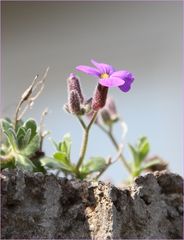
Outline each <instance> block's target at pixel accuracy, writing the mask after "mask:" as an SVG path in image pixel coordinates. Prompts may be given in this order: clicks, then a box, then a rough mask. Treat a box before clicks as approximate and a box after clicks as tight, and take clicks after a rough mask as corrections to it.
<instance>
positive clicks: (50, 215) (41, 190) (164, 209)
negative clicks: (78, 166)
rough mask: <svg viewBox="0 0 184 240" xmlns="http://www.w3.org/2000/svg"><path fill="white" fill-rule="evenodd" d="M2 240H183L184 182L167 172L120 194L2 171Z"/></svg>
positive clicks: (102, 186)
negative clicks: (183, 202) (183, 201)
mask: <svg viewBox="0 0 184 240" xmlns="http://www.w3.org/2000/svg"><path fill="white" fill-rule="evenodd" d="M2 174H3V175H4V176H5V177H3V178H2V184H1V188H2V189H1V193H2V195H1V204H2V209H1V211H2V212H1V214H2V215H1V225H2V226H1V227H2V229H1V234H2V236H1V239H182V219H183V218H182V216H183V204H182V199H183V180H182V178H181V177H180V176H178V175H175V174H172V173H168V172H155V173H154V174H152V173H150V174H147V175H145V176H144V177H142V176H141V177H138V178H137V179H136V180H135V182H134V183H133V184H132V186H130V187H127V188H124V189H118V188H116V187H114V186H112V185H111V184H105V183H102V182H91V183H89V182H84V181H74V180H67V179H65V178H57V177H55V176H53V175H43V174H41V173H36V174H31V173H29V174H28V173H26V174H24V173H22V172H21V171H15V170H12V171H3V172H2Z"/></svg>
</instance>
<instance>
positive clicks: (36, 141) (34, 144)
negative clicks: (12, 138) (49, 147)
mask: <svg viewBox="0 0 184 240" xmlns="http://www.w3.org/2000/svg"><path fill="white" fill-rule="evenodd" d="M39 148H40V136H39V134H36V135H35V136H34V138H33V139H32V140H31V141H30V142H29V144H28V145H27V146H26V147H25V148H24V149H23V150H21V154H23V155H25V156H27V157H31V156H33V155H34V154H35V152H36V151H37V150H39Z"/></svg>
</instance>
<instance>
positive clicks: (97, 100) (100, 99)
mask: <svg viewBox="0 0 184 240" xmlns="http://www.w3.org/2000/svg"><path fill="white" fill-rule="evenodd" d="M107 93H108V87H105V86H102V85H101V84H98V85H97V87H96V89H95V92H94V95H93V100H92V105H91V107H92V109H93V111H98V110H99V109H101V108H103V107H104V106H105V103H106V99H107Z"/></svg>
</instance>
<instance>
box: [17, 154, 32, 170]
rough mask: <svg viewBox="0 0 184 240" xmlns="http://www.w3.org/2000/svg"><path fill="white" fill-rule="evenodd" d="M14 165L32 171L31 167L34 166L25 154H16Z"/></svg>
mask: <svg viewBox="0 0 184 240" xmlns="http://www.w3.org/2000/svg"><path fill="white" fill-rule="evenodd" d="M15 165H16V167H17V168H18V169H21V170H26V171H33V169H34V168H35V166H34V164H33V163H32V161H31V160H29V158H27V157H26V156H23V155H21V154H17V155H16V156H15Z"/></svg>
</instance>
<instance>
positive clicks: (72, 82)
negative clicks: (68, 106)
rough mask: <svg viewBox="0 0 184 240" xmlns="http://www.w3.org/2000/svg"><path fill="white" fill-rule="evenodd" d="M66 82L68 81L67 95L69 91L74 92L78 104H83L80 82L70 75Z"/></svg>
mask: <svg viewBox="0 0 184 240" xmlns="http://www.w3.org/2000/svg"><path fill="white" fill-rule="evenodd" d="M67 81H68V95H70V92H71V91H76V92H77V93H78V95H79V100H80V103H83V102H84V96H83V94H82V91H81V87H80V82H79V79H78V78H77V76H76V75H74V74H73V73H71V74H70V76H69V78H68V80H67Z"/></svg>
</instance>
